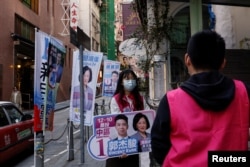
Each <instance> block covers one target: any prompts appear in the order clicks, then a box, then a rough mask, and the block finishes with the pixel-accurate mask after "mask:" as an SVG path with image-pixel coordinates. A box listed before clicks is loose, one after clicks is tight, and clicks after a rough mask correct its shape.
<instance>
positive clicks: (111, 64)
mask: <svg viewBox="0 0 250 167" xmlns="http://www.w3.org/2000/svg"><path fill="white" fill-rule="evenodd" d="M119 71H120V62H118V61H111V60H105V61H104V66H103V84H102V95H103V96H107V97H112V96H113V95H114V93H115V90H116V87H117V82H118V79H119Z"/></svg>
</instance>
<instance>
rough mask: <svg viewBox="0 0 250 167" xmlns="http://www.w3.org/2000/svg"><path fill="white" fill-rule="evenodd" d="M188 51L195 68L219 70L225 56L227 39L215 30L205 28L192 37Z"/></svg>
mask: <svg viewBox="0 0 250 167" xmlns="http://www.w3.org/2000/svg"><path fill="white" fill-rule="evenodd" d="M187 53H188V55H189V57H190V59H191V62H192V64H193V66H194V68H196V69H209V70H219V69H220V67H221V65H222V63H223V61H224V58H225V41H224V39H223V38H222V37H221V36H220V35H219V34H218V33H216V32H215V31H211V30H203V31H201V32H198V33H196V34H194V35H193V36H192V37H191V38H190V40H189V42H188V47H187Z"/></svg>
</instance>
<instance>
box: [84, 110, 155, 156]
mask: <svg viewBox="0 0 250 167" xmlns="http://www.w3.org/2000/svg"><path fill="white" fill-rule="evenodd" d="M121 115H123V116H121ZM124 115H125V117H127V120H128V122H127V126H126V127H124V128H116V127H118V124H120V125H121V124H122V121H123V120H122V119H123V118H121V117H124ZM154 118H155V111H154V110H143V111H136V112H128V113H122V114H107V115H99V116H95V117H94V122H93V135H92V136H91V137H90V139H89V140H88V143H87V147H88V152H89V154H90V156H91V157H92V158H94V159H96V160H99V161H103V160H106V159H108V158H110V157H119V156H121V155H122V154H123V153H126V154H127V155H131V154H138V153H140V152H150V151H151V144H150V142H151V135H150V131H151V128H150V127H151V125H152V124H153V121H154ZM142 119H144V120H145V121H146V119H147V121H146V122H147V123H146V124H147V126H146V127H144V128H138V126H139V124H138V122H139V121H141V120H142ZM118 121H121V122H118ZM133 125H135V126H133ZM149 125H150V126H149ZM119 129H126V132H125V133H126V137H124V136H123V138H121V133H124V130H123V132H119ZM139 129H140V130H139ZM142 129H144V130H142ZM139 131H140V132H139ZM142 131H143V132H142ZM140 133H145V134H146V136H147V137H146V138H143V137H142V136H141V135H140Z"/></svg>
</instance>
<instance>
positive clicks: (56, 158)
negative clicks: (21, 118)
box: [15, 108, 105, 167]
mask: <svg viewBox="0 0 250 167" xmlns="http://www.w3.org/2000/svg"><path fill="white" fill-rule="evenodd" d="M68 115H69V108H65V109H62V110H59V111H57V112H55V117H54V131H53V132H52V133H51V132H49V131H46V133H45V140H44V141H45V151H44V166H45V167H55V166H60V167H72V166H84V167H85V166H86V167H91V166H93V167H97V166H98V167H102V166H105V161H96V160H94V159H92V158H91V157H90V156H89V155H88V152H87V150H86V144H87V143H86V144H85V145H84V148H85V152H84V160H85V162H84V163H81V155H80V153H81V150H80V130H79V126H74V128H73V130H74V160H72V161H68V151H67V135H68V134H67V133H68V129H67V123H68V122H67V118H68ZM91 131H92V129H90V128H88V127H86V133H85V134H88V135H91ZM86 137H88V136H87V135H86ZM48 141H49V142H48ZM86 141H87V140H86ZM15 166H16V167H33V166H34V154H32V155H30V156H28V157H26V158H25V159H23V160H22V161H21V162H20V163H18V164H16V165H15Z"/></svg>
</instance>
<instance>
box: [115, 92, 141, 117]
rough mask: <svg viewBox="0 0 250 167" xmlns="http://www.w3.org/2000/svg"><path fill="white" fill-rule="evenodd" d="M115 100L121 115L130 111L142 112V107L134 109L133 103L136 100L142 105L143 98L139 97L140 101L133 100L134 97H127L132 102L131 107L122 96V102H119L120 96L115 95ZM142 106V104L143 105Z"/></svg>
mask: <svg viewBox="0 0 250 167" xmlns="http://www.w3.org/2000/svg"><path fill="white" fill-rule="evenodd" d="M114 98H115V100H116V103H117V104H118V106H119V109H120V111H121V112H122V113H123V112H131V111H137V110H143V109H144V107H142V109H136V108H135V102H136V100H141V102H142V104H143V97H142V96H140V99H135V98H134V96H133V95H132V94H130V95H129V96H128V98H129V99H130V100H132V105H130V104H129V102H128V101H127V98H126V96H124V97H123V98H122V102H121V101H120V94H116V95H115V96H114ZM143 105H144V104H143Z"/></svg>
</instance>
